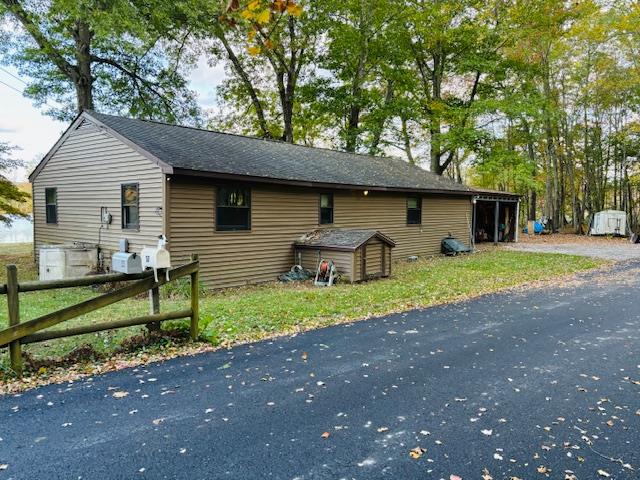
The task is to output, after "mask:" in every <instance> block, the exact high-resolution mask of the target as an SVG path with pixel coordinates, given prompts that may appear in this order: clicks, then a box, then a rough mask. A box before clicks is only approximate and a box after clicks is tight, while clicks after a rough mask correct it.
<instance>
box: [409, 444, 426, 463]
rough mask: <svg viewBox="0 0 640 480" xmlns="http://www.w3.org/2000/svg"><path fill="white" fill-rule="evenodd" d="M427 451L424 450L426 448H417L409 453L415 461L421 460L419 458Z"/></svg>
mask: <svg viewBox="0 0 640 480" xmlns="http://www.w3.org/2000/svg"><path fill="white" fill-rule="evenodd" d="M426 451H427V450H426V449H424V448H422V447H416V448H413V449H411V451H409V456H410V457H411V458H413V459H414V460H417V459H419V458H420V457H421V456H422V454H423V453H424V452H426Z"/></svg>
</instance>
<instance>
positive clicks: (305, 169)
mask: <svg viewBox="0 0 640 480" xmlns="http://www.w3.org/2000/svg"><path fill="white" fill-rule="evenodd" d="M29 179H30V181H31V183H32V187H33V200H34V201H33V204H34V245H35V251H36V254H37V252H38V249H39V248H40V247H41V246H43V245H51V244H69V243H72V242H80V243H85V244H89V245H98V246H99V248H100V250H101V252H102V255H101V262H102V263H103V265H104V267H105V268H109V265H110V258H111V253H113V252H114V251H117V250H118V245H119V240H120V239H127V240H128V242H129V246H130V249H131V250H132V251H140V249H142V247H143V246H145V245H146V246H151V245H155V244H156V242H157V238H158V236H159V235H161V234H165V235H166V236H167V238H168V239H169V245H168V248H169V250H170V252H171V259H172V262H173V263H174V264H179V263H181V262H185V261H186V260H187V259H188V258H189V255H190V254H191V253H198V254H199V255H200V262H201V277H202V278H203V280H204V281H205V282H206V283H207V284H208V285H209V286H211V287H229V286H239V285H245V284H249V283H255V282H262V281H269V280H274V279H275V278H276V277H277V275H278V274H280V273H282V272H285V271H287V270H288V269H289V268H290V267H291V266H292V265H293V263H294V261H295V259H294V243H295V242H296V241H298V240H299V239H300V238H301V237H302V236H303V235H304V234H306V233H308V232H311V231H314V230H317V229H321V228H331V229H345V228H350V229H360V230H375V231H376V232H379V233H380V234H381V235H382V236H384V238H388V239H389V240H390V241H392V242H393V243H394V246H395V248H393V250H392V253H390V255H391V257H390V258H393V259H403V258H406V257H408V256H412V255H418V256H424V255H432V254H437V253H439V251H440V241H441V239H442V238H443V237H445V236H447V234H449V233H451V234H453V235H455V236H456V237H457V238H459V239H460V240H462V241H463V242H465V243H467V244H469V243H470V242H472V241H473V235H472V225H473V208H472V207H473V204H474V203H473V200H474V199H476V198H477V197H478V192H477V191H474V190H472V189H470V188H469V187H467V186H465V185H461V184H459V183H456V182H453V181H451V180H449V179H447V178H443V177H440V176H438V175H435V174H432V173H430V172H427V171H425V170H423V169H421V168H418V167H415V166H412V165H409V164H408V163H406V162H403V161H402V160H398V159H393V158H381V157H372V156H367V155H358V154H349V153H343V152H337V151H332V150H327V149H321V148H311V147H305V146H300V145H291V144H287V143H283V142H279V141H273V140H264V139H258V138H250V137H244V136H239V135H232V134H226V133H219V132H213V131H207V130H201V129H197V128H191V127H182V126H175V125H168V124H163V123H158V122H152V121H144V120H133V119H129V118H123V117H117V116H111V115H104V114H99V113H96V112H89V111H87V112H83V113H82V114H80V115H79V116H78V117H77V118H76V120H75V121H74V122H73V123H72V124H71V125H70V127H69V128H68V129H67V131H66V132H65V133H64V134H63V135H62V137H61V138H60V139H59V140H58V142H57V143H56V144H55V145H54V146H53V148H52V149H51V151H49V153H47V155H46V156H45V157H44V158H43V160H42V161H41V162H40V164H39V165H38V166H37V167H36V169H35V170H34V171H33V173H32V174H31V175H30V177H29ZM388 251H389V252H391V249H390V248H389V250H388ZM389 266H390V263H389Z"/></svg>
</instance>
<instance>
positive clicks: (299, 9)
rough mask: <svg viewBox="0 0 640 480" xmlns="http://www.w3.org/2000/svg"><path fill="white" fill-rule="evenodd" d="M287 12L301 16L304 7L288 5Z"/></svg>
mask: <svg viewBox="0 0 640 480" xmlns="http://www.w3.org/2000/svg"><path fill="white" fill-rule="evenodd" d="M287 13H288V14H289V15H293V16H294V17H299V16H300V15H302V7H301V6H300V5H296V4H289V5H287Z"/></svg>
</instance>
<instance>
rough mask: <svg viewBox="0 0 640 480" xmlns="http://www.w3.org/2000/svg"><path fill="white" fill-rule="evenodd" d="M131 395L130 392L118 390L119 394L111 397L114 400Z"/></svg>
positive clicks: (116, 393) (115, 393)
mask: <svg viewBox="0 0 640 480" xmlns="http://www.w3.org/2000/svg"><path fill="white" fill-rule="evenodd" d="M127 395H129V392H125V391H123V390H118V391H117V392H113V394H112V395H111V396H112V397H113V398H124V397H126V396H127Z"/></svg>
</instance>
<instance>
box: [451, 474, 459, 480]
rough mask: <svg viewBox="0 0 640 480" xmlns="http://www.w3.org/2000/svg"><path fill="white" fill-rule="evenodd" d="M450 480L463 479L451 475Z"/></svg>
mask: <svg viewBox="0 0 640 480" xmlns="http://www.w3.org/2000/svg"><path fill="white" fill-rule="evenodd" d="M449 480H462V477H459V476H458V475H449Z"/></svg>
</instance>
